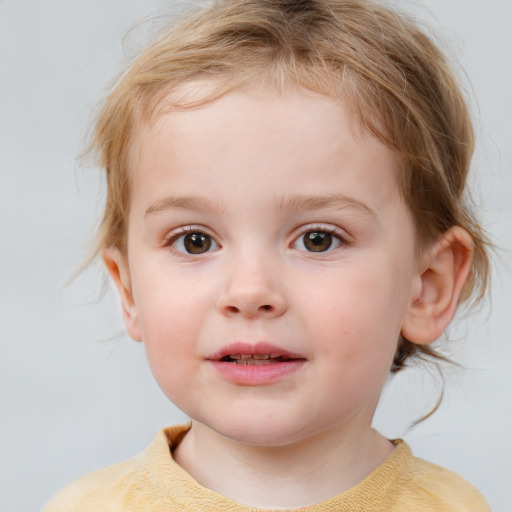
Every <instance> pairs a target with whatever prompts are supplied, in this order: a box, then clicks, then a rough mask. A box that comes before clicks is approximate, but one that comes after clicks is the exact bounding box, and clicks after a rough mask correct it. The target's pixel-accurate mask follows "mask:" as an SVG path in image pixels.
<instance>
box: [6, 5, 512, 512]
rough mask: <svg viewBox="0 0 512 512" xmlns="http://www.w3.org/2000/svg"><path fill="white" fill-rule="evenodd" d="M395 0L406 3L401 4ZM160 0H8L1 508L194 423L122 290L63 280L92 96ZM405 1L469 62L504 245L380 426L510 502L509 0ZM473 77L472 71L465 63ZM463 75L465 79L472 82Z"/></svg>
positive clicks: (86, 219)
mask: <svg viewBox="0 0 512 512" xmlns="http://www.w3.org/2000/svg"><path fill="white" fill-rule="evenodd" d="M398 4H399V5H404V4H403V3H400V1H398ZM172 5H173V2H171V1H167V2H165V1H162V0H160V1H159V0H144V1H143V0H87V1H84V0H44V1H43V0H0V51H1V53H0V58H1V67H0V72H1V76H0V166H1V167H0V169H1V174H0V315H1V317H0V319H1V322H0V333H1V338H0V340H1V341H0V343H1V350H2V352H1V358H0V394H1V395H0V396H1V404H0V411H1V416H0V451H1V453H0V510H1V511H6V512H7V511H16V512H18V511H36V510H39V509H40V508H41V507H42V505H43V503H44V502H46V500H47V499H48V498H49V497H50V496H51V495H52V494H53V493H55V492H56V491H57V490H58V489H59V488H60V487H62V486H63V485H64V484H65V483H67V482H68V481H70V480H72V479H74V478H76V477H78V476H80V475H81V474H83V473H85V472H88V471H90V470H92V469H94V468H97V467H101V466H104V465H107V464H111V463H114V462H116V461H119V460H122V459H124V458H127V457H129V456H130V455H132V454H134V453H136V452H138V451H140V450H142V449H143V448H144V447H145V446H146V444H147V443H148V442H149V441H150V440H151V438H152V436H153V435H154V434H155V432H156V431H157V429H159V428H160V427H163V426H165V425H168V424H173V423H177V422H181V421H184V420H185V418H184V416H183V414H182V413H180V412H179V411H177V410H176V409H175V408H174V407H173V406H172V405H171V404H169V402H168V401H167V399H166V398H165V397H164V396H163V394H162V393H161V392H160V391H159V389H158V388H157V386H156V384H155V383H154V382H153V380H152V377H151V375H150V372H149V370H148V368H147V364H146V362H145V359H144V354H143V350H142V347H141V346H140V345H139V344H136V343H134V342H131V341H129V340H128V339H127V338H126V337H124V336H120V337H117V338H114V339H111V338H112V337H113V336H114V335H116V334H117V333H118V332H120V331H121V330H122V327H121V322H120V315H119V313H118V311H117V302H116V298H115V297H114V296H113V294H112V293H111V292H109V293H107V295H106V298H105V299H103V300H102V301H100V302H99V303H97V304H96V303H95V299H96V297H97V293H98V290H99V289H100V288H101V277H100V274H99V271H98V269H97V268H92V269H91V270H89V271H87V272H86V273H85V274H83V275H82V276H80V277H79V278H78V279H77V280H76V281H75V282H73V283H72V284H71V285H70V286H65V282H66V280H67V278H69V276H70V275H71V274H72V272H73V270H74V269H76V267H77V266H78V265H79V264H80V263H81V261H82V260H83V258H84V257H85V255H86V253H87V249H88V245H87V240H88V238H89V237H90V235H91V234H92V230H93V225H94V221H95V220H96V219H97V217H98V214H99V211H100V210H99V205H100V204H101V187H100V185H99V183H100V179H99V174H98V172H97V171H96V170H95V169H83V168H79V165H78V162H77V158H76V157H77V155H78V154H79V152H80V150H81V149H82V148H83V141H84V137H85V133H86V130H87V127H88V126H89V124H90V121H91V119H92V117H93V113H94V109H95V105H96V104H97V102H98V100H99V99H100V98H101V96H102V94H103V92H104V91H105V87H106V84H107V82H108V81H109V80H110V79H111V78H112V77H113V76H114V75H115V73H116V72H117V71H118V70H119V69H120V67H121V66H122V64H123V62H124V59H125V57H124V55H125V53H126V52H127V53H130V52H132V51H133V50H134V49H136V48H138V47H139V46H140V44H141V41H143V40H144V37H145V35H144V34H145V33H146V32H147V30H149V29H151V27H152V25H151V23H143V24H142V25H139V26H138V27H137V28H135V29H134V30H132V31H131V33H130V35H129V36H127V37H126V38H125V40H124V47H123V44H122V38H123V35H124V34H125V32H126V31H127V30H128V29H129V28H130V27H132V26H133V24H134V23H135V22H136V21H137V20H140V19H141V18H144V17H147V16H148V15H149V16H154V15H156V14H159V13H161V12H162V11H165V10H166V8H167V7H168V6H172ZM407 5H409V8H411V9H414V10H415V11H417V13H418V15H419V16H420V17H421V18H422V19H424V20H427V21H428V23H429V24H430V25H431V26H433V27H434V29H435V30H436V31H438V32H440V33H441V35H442V37H443V38H444V39H445V40H446V41H448V43H449V45H450V47H451V55H452V57H453V59H454V62H455V63H456V65H461V66H463V67H464V68H465V69H466V71H467V75H468V77H469V81H470V83H471V87H472V88H473V91H472V94H473V95H474V97H475V98H476V99H475V100H474V101H473V108H474V112H475V118H476V130H477V134H478V151H477V156H476V158H475V161H474V169H475V171H476V173H477V178H476V180H475V182H474V187H475V189H476V191H477V194H476V196H477V199H478V200H479V201H480V202H481V203H482V204H483V205H484V208H483V213H482V215H483V219H484V221H485V224H486V225H487V226H488V228H489V230H490V231H491V232H492V234H493V236H494V239H495V241H496V242H497V244H498V245H499V246H500V247H502V248H503V250H502V251H501V253H500V256H499V257H500V258H501V260H500V261H498V263H497V265H496V268H497V270H496V273H495V279H494V286H493V292H492V305H491V306H489V305H488V306H487V308H486V309H484V311H483V313H482V314H480V315H479V316H475V317H473V318H471V319H470V320H468V321H466V322H464V323H463V324H461V326H460V328H458V329H457V330H456V331H455V332H453V333H452V336H453V337H454V338H458V339H460V341H457V342H455V343H453V344H452V345H451V346H452V354H453V355H454V357H455V358H456V359H457V360H458V361H459V362H461V363H462V364H464V365H465V366H466V367H467V368H468V369H467V370H465V371H458V370H457V371H455V370H454V369H453V368H446V369H445V374H446V393H445V399H444V402H443V405H442V407H441V409H440V410H439V411H438V412H437V413H436V415H435V416H434V417H433V418H432V419H430V420H427V421H426V422H424V423H423V424H421V425H420V426H418V427H417V428H415V429H414V430H412V431H407V426H408V425H409V424H410V423H411V422H412V421H414V419H416V418H417V417H419V416H420V415H421V414H422V413H423V412H425V411H426V410H428V408H429V407H430V406H431V405H432V404H433V403H435V400H436V397H437V394H438V392H439V379H438V378H437V379H436V378H435V376H434V377H429V374H428V372H425V371H420V370H418V369H412V370H409V371H408V372H407V373H405V374H403V375H399V376H398V377H397V378H395V379H394V380H392V381H391V383H390V385H389V386H388V388H387V389H386V390H385V394H384V396H383V400H382V402H381V405H380V407H379V410H378V413H377V417H376V420H375V424H376V426H377V427H378V428H380V429H381V430H382V431H383V432H384V433H385V434H386V435H388V436H390V437H404V438H405V439H406V440H407V441H408V442H409V443H410V444H411V445H412V448H413V450H414V452H415V453H416V455H419V456H422V457H424V458H428V459H429V460H432V461H434V462H437V463H439V464H441V465H443V466H446V467H448V468H450V469H453V470H455V471H457V472H458V473H460V474H461V475H462V476H464V477H465V478H467V479H468V480H469V481H471V482H472V483H473V484H475V485H476V486H477V487H478V488H479V489H480V490H481V491H482V492H483V493H484V495H485V496H486V498H487V499H488V501H489V502H490V504H491V506H492V509H493V511H495V512H510V511H512V485H511V484H512V441H511V438H510V434H511V432H512V410H511V409H512V406H511V396H512V363H511V361H512V340H511V336H510V332H511V327H512V321H511V317H512V273H511V267H512V265H511V263H512V258H511V253H510V249H511V248H512V220H511V219H512V207H511V203H512V201H511V199H512V99H511V95H512V1H511V0H490V1H486V2H483V1H482V0H424V1H423V2H417V5H416V6H414V5H412V6H411V4H407ZM463 79H464V80H465V78H464V77H463ZM466 85H467V86H468V87H469V82H468V81H466Z"/></svg>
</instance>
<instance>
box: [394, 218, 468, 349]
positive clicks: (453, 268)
mask: <svg viewBox="0 0 512 512" xmlns="http://www.w3.org/2000/svg"><path fill="white" fill-rule="evenodd" d="M472 259H473V241H472V239H471V236H470V235H469V233H468V232H467V231H466V230H464V229H462V228H460V227H457V226H455V227H452V228H450V229H449V230H448V231H446V232H445V233H443V235H442V236H441V237H440V238H439V239H438V240H437V241H436V242H435V243H434V244H433V245H432V247H431V248H430V249H428V250H427V251H425V253H424V258H423V261H422V263H423V265H422V268H421V269H420V272H419V276H418V278H419V282H420V286H419V287H418V286H417V287H416V290H415V292H414V295H413V296H412V298H411V299H412V300H411V304H410V305H409V307H408V310H407V312H406V314H405V317H404V321H403V323H402V336H403V337H404V338H405V339H407V340H409V341H411V342H413V343H418V344H420V345H425V344H427V343H431V342H432V341H435V340H436V339H437V338H439V336H441V334H442V333H443V332H444V331H445V329H446V328H447V327H448V324H449V323H450V322H451V321H452V319H453V316H454V315H455V311H456V309H457V304H458V302H459V297H460V294H461V292H462V289H463V287H464V284H465V282H466V280H467V278H468V276H469V272H470V270H471V262H472Z"/></svg>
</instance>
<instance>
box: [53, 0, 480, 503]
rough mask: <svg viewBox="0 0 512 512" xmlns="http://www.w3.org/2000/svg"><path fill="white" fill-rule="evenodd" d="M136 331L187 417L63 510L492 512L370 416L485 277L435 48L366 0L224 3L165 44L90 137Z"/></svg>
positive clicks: (65, 499) (465, 118) (114, 264)
mask: <svg viewBox="0 0 512 512" xmlns="http://www.w3.org/2000/svg"><path fill="white" fill-rule="evenodd" d="M94 147H95V149H96V150H98V152H99V154H100V157H101V162H102V166H103V167H104V168H105V170H106V173H107V182H108V198H107V204H106V209H105V212H104V216H103V221H102V224H101V228H100V231H99V234H98V239H97V246H96V249H97V252H96V254H99V253H101V254H102V256H103V259H104V261H105V264H106V266H107V269H108V271H109V273H110V275H111V277H112V279H113V282H114V284H115V285H116V287H117V290H118V292H119V295H120V299H121V304H122V311H123V318H124V321H125V324H126V328H127V331H128V333H129V334H130V336H131V337H132V338H133V339H135V340H137V341H143V342H144V345H145V348H146V352H147V356H148V359H149V363H150V366H151V368H152V371H153V373H154V376H155V378H156V380H157V382H158V383H159V385H160V386H161V388H162V390H163V391H164V392H165V393H166V395H167V396H168V397H169V399H170V400H172V401H173V402H174V403H175V404H176V405H177V406H178V407H180V408H181V409H182V410H183V411H184V412H185V413H187V414H188V415H189V416H190V418H191V424H190V425H187V426H178V427H170V428H167V429H164V430H162V431H161V432H160V433H158V435H157V436H156V438H155V440H154V441H153V443H152V444H151V445H150V446H149V448H148V449H147V450H146V451H145V452H143V453H142V454H140V455H138V456H137V457H134V458H133V459H130V460H128V461H126V462H123V463H120V464H118V465H116V466H112V467H110V468H106V469H103V470H100V471H97V472H94V473H92V474H90V475H87V476H85V477H83V478H82V479H80V480H78V481H77V482H75V483H73V484H71V485H70V486H68V487H67V488H65V489H64V490H63V491H61V493H59V494H58V495H57V496H56V497H55V498H54V499H53V500H52V501H51V503H50V504H48V506H47V508H46V509H45V510H46V511H47V512H58V511H71V510H72V511H74V512H81V511H100V510H101V511H119V512H120V511H123V512H128V511H138V512H140V511H159V512H164V511H166V512H167V511H187V510H191V511H209V510H211V511H221V510H230V511H240V512H242V511H254V510H260V509H263V510H269V509H271V510H274V509H294V510H295V509H297V510H303V511H329V510H333V511H334V510H336V511H356V510H357V511H365V512H366V511H386V512H389V511H396V512H405V511H407V512H410V511H420V510H428V511H470V510H471V511H487V510H489V507H488V505H486V503H485V500H484V499H483V498H482V496H481V495H480V494H479V493H478V491H477V490H475V489H474V488H473V487H472V486H471V485H470V484H469V483H467V482H465V481H464V480H463V479H462V478H460V477H458V476H457V475H455V474H453V473H451V472H449V471H447V470H445V469H442V468H440V467H438V466H436V465H434V464H431V463H428V462H426V461H424V460H422V459H418V458H415V457H414V456H413V455H412V454H411V451H410V449H409V447H408V446H407V445H406V443H405V442H403V441H402V440H388V439H386V438H384V437H383V436H382V435H380V434H379V433H378V432H376V431H375V430H373V429H372V428H371V421H372V417H373V414H374V411H375V408H376V406H377V402H378V400H379V396H380V393H381V391H382V388H383V385H384V383H385V381H386V378H387V376H388V374H389V372H390V371H393V372H397V371H400V369H401V368H403V366H404V364H405V363H406V361H407V360H409V359H410V358H411V357H412V356H414V355H419V356H422V355H423V356H431V357H441V356H439V355H438V354H437V353H436V352H435V351H434V350H433V349H432V348H431V347H430V346H429V344H430V343H431V342H433V341H434V340H436V339H437V338H439V336H440V335H441V334H442V333H443V331H444V330H445V329H446V327H447V326H448V324H449V323H450V321H451V320H452V318H453V316H454V313H455V310H456V308H457V305H458V304H459V303H460V302H462V301H465V300H468V299H470V298H471V297H475V296H476V297H477V298H478V297H479V296H481V295H482V294H483V292H484V290H485V285H486V281H487V266H488V261H487V256H486V252H485V237H484V235H483V233H482V231H481V229H480V228H479V226H478V224H477V223H476V222H475V221H474V220H473V217H472V216H471V213H470V212H469V211H468V210H467V209H466V207H465V205H464V192H465V181H466V175H467V172H468V168H469V163H470V159H471V154H472V150H473V132H472V128H471V123H470V120H469V115H468V111H467V107H466V104H465V102H464V100H463V97H462V95H461V93H460V91H459V89H458V86H457V84H456V81H455V80H454V78H453V75H452V74H451V72H450V71H449V70H448V68H447V65H446V62H445V60H444V58H443V56H442V54H441V53H440V52H439V50H438V49H437V48H436V47H435V46H434V45H433V44H432V42H431V41H430V40H429V39H428V38H427V37H426V36H425V35H424V34H423V33H421V32H420V31H419V30H418V29H417V28H416V27H415V26H414V25H413V24H412V23H411V22H409V21H408V20H407V19H405V18H404V17H401V16H399V15H397V14H395V13H394V12H392V11H390V10H389V9H387V8H386V7H383V6H381V5H378V4H374V3H372V2H369V1H363V0H299V1H286V0H282V1H278V0H225V1H215V2H213V3H211V4H209V5H208V6H207V7H204V8H202V9H198V10H197V11H194V12H192V13H190V14H188V15H187V16H185V17H184V19H183V20H182V21H181V22H180V23H179V24H178V25H177V26H175V27H173V28H171V29H170V30H169V31H168V32H167V33H165V34H163V36H162V37H161V38H160V40H158V41H157V42H156V43H155V44H153V45H152V46H151V47H150V48H148V49H147V50H146V51H145V52H144V53H143V54H142V55H141V56H140V58H139V59H138V60H137V61H136V62H135V63H134V64H133V66H132V67H131V69H130V70H129V71H128V72H127V73H126V74H125V75H124V76H123V77H122V79H121V80H120V81H119V83H118V84H117V86H116V87H115V89H114V90H113V92H112V93H111V94H110V96H109V97H108V98H107V100H106V103H105V105H104V107H103V110H102V111H101V114H100V116H99V119H98V122H97V125H96V131H95V136H94Z"/></svg>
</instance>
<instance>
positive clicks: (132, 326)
mask: <svg viewBox="0 0 512 512" xmlns="http://www.w3.org/2000/svg"><path fill="white" fill-rule="evenodd" d="M102 257H103V261H104V263H105V266H106V267H107V270H108V273H109V274H110V277H111V278H112V281H113V283H114V285H115V287H116V289H117V291H118V293H119V298H120V300H121V309H122V313H123V320H124V324H125V326H126V330H127V331H128V334H129V335H130V337H131V338H133V339H134V340H135V341H142V334H141V331H140V326H139V317H138V312H137V308H136V306H135V301H134V300H133V295H132V290H131V283H130V272H129V269H128V262H127V261H126V257H125V256H123V254H121V251H120V250H119V249H117V248H116V247H108V248H107V249H104V250H103V253H102Z"/></svg>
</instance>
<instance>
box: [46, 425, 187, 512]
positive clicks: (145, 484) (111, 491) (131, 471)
mask: <svg viewBox="0 0 512 512" xmlns="http://www.w3.org/2000/svg"><path fill="white" fill-rule="evenodd" d="M186 428H187V427H172V428H169V429H165V430H161V431H160V432H158V434H157V436H156V437H155V438H154V440H153V441H152V443H151V444H150V445H149V447H148V448H147V449H146V450H145V451H143V452H142V453H140V454H139V455H136V456H135V457H132V458H130V459H128V460H126V461H124V462H120V463H118V464H115V465H113V466H109V467H106V468H103V469H99V470H97V471H93V472H91V473H88V474H87V475H85V476H83V477H81V478H79V479H78V480H75V481H74V482H71V483H70V484H68V485H67V486H66V487H64V488H63V489H62V490H61V491H60V492H59V493H57V494H56V495H55V496H54V497H53V498H52V499H51V500H50V502H49V503H48V504H47V505H46V507H45V508H44V509H43V512H69V511H71V510H72V511H73V512H97V511H99V510H101V512H118V511H120V510H127V509H126V507H127V506H128V507H130V508H129V509H130V510H131V509H134V507H135V508H137V507H145V506H147V504H148V502H149V501H151V500H152V499H154V498H155V493H152V489H153V487H154V486H155V485H157V486H158V485H159V480H160V479H161V477H162V473H165V476H166V477H167V476H169V475H167V473H168V472H169V466H170V465H171V460H172V457H171V455H170V444H171V443H172V441H173V438H175V437H176V436H180V435H183V433H184V432H186Z"/></svg>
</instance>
